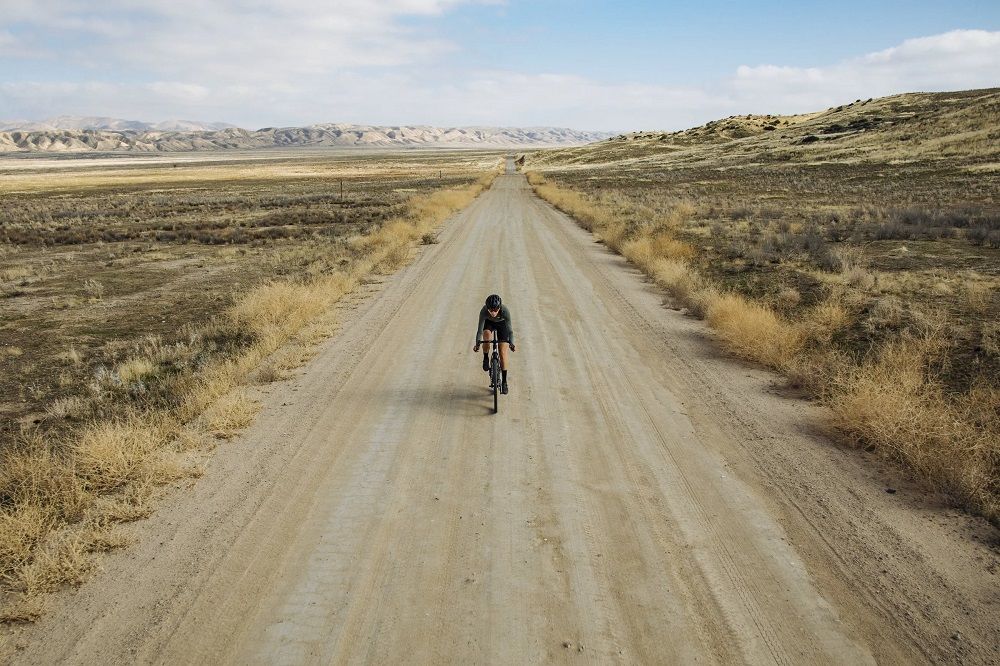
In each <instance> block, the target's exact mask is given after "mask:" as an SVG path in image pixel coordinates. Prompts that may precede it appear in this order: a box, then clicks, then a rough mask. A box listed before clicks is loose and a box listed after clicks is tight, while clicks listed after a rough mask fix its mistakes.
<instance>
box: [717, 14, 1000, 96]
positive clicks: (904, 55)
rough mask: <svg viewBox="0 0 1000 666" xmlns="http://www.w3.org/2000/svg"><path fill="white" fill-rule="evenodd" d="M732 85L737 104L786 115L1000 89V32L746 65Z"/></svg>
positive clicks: (947, 36)
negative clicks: (800, 61) (885, 99)
mask: <svg viewBox="0 0 1000 666" xmlns="http://www.w3.org/2000/svg"><path fill="white" fill-rule="evenodd" d="M730 84H731V87H732V92H733V94H734V100H735V101H737V102H740V103H746V104H752V105H754V109H753V110H755V111H757V110H762V109H763V108H764V107H763V106H762V105H765V104H769V105H771V107H770V108H772V109H777V110H779V111H785V112H789V111H807V110H810V109H811V108H819V107H823V106H827V105H831V104H837V103H841V102H843V101H848V100H853V99H857V98H868V97H880V96H883V95H891V94H896V93H902V92H915V91H941V90H962V89H966V88H986V87H992V86H996V85H1000V32H987V31H985V30H954V31H952V32H946V33H943V34H940V35H933V36H930V37H920V38H916V39H908V40H906V41H904V42H903V43H902V44H899V45H898V46H894V47H892V48H888V49H885V50H883V51H878V52H876V53H869V54H867V55H864V56H861V57H858V58H852V59H849V60H845V61H843V62H840V63H836V64H834V65H831V66H828V67H809V68H805V67H779V66H774V65H761V66H757V67H747V66H742V67H740V68H738V69H737V71H736V76H735V77H734V78H733V79H732V81H731V82H730ZM809 105H812V106H809ZM746 112H747V110H744V111H743V113H746Z"/></svg>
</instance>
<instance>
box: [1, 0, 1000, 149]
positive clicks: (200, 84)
mask: <svg viewBox="0 0 1000 666" xmlns="http://www.w3.org/2000/svg"><path fill="white" fill-rule="evenodd" d="M3 1H4V2H5V3H6V2H15V0H3ZM18 1H19V0H18ZM468 1H469V0H389V1H386V2H379V3H372V2H367V1H362V0H345V1H343V2H339V3H337V8H336V10H333V9H330V8H329V7H328V5H327V4H325V3H319V2H318V1H315V0H290V1H289V2H281V3H277V2H268V3H265V2H263V0H221V1H220V2H214V3H202V2H200V1H195V0H173V1H172V2H169V3H168V2H153V1H152V0H145V1H142V2H126V1H125V0H108V1H107V2H106V3H105V5H103V6H104V7H105V9H103V10H102V12H101V13H100V14H99V15H98V14H93V13H89V14H88V13H86V12H85V11H84V8H85V5H86V3H84V2H82V0H61V1H58V2H49V1H48V0H46V2H45V3H44V4H47V5H53V4H58V5H59V6H61V7H62V8H63V9H64V11H63V13H62V14H60V17H59V18H58V19H53V20H57V21H58V22H61V24H62V25H70V24H73V22H74V21H77V22H79V21H83V22H84V23H76V24H75V25H77V28H76V30H77V33H84V34H85V35H87V36H89V39H82V40H81V41H80V43H81V44H87V46H85V47H80V52H79V53H78V54H76V57H78V59H80V60H87V61H89V62H92V63H94V66H95V70H94V71H95V78H96V75H97V74H99V73H102V72H105V71H118V70H119V69H121V70H127V69H128V68H132V70H133V71H135V70H138V71H139V72H141V73H142V76H140V77H139V79H140V82H138V83H131V84H129V83H103V84H101V83H64V84H58V83H56V84H52V83H46V84H42V83H37V84H14V83H5V84H0V108H2V109H9V111H4V112H3V113H2V114H0V115H17V116H21V117H29V118H39V119H40V118H44V117H47V116H52V115H58V114H64V113H65V114H77V115H111V116H117V117H123V118H131V119H140V120H147V121H158V120H165V119H169V118H188V119H201V120H221V121H226V122H234V123H238V124H241V125H243V126H246V127H260V126H264V125H293V124H307V123H314V122H357V123H378V124H420V123H422V124H435V125H471V124H482V125H562V126H571V127H577V128H581V129H609V130H627V129H679V128H683V127H688V126H691V125H695V124H699V123H701V122H705V121H707V120H709V119H712V118H718V117H722V116H727V115H732V114H742V113H795V112H802V111H811V110H818V109H822V108H826V107H828V106H832V105H836V104H841V103H844V102H846V101H851V100H854V99H857V98H868V97H876V96H881V95H887V94H893V93H899V92H907V91H914V90H927V91H932V90H957V89H965V88H976V87H990V86H996V85H1000V32H987V31H982V30H965V31H953V32H948V33H944V34H941V35H934V36H930V37H921V38H917V39H910V40H906V41H904V42H902V43H901V44H898V45H896V46H894V47H892V48H888V49H885V50H883V51H879V52H876V53H870V54H865V55H861V56H859V57H856V58H851V59H848V60H844V61H842V62H839V63H834V64H831V65H828V66H821V67H796V66H788V65H776V64H764V65H759V66H741V67H739V68H737V69H736V70H735V72H734V75H733V76H732V77H730V78H727V79H725V80H721V81H715V82H710V83H706V84H704V85H701V86H683V87H682V86H674V85H669V84H663V83H648V82H647V83H643V82H618V81H612V82H608V81H599V80H595V79H592V78H587V77H584V76H575V75H567V74H561V73H558V72H553V73H543V74H528V73H522V72H513V71H504V70H496V71H482V70H471V69H468V68H465V67H463V66H462V64H461V62H460V60H461V54H460V53H455V52H454V49H455V46H454V45H452V44H450V43H448V42H447V41H443V40H441V39H437V38H434V37H431V36H426V35H421V34H416V33H415V32H414V31H413V30H412V29H411V28H408V27H406V25H405V22H404V21H403V19H404V18H405V17H408V16H433V15H436V14H440V13H442V12H444V11H447V10H448V9H450V8H453V7H455V6H457V5H458V4H460V3H462V2H468ZM25 4H26V3H25ZM88 21H89V23H88ZM108 22H111V23H110V24H109V23H108ZM19 25H20V26H22V27H23V26H24V25H25V24H24V20H23V19H21V20H19ZM81 26H82V27H81ZM87 26H89V27H87ZM5 30H7V29H5V28H4V27H3V26H2V25H0V63H2V62H3V57H4V56H3V45H4V44H5V42H4V41H3V36H4V35H8V36H15V37H16V36H17V33H16V32H15V33H11V32H10V31H6V32H5ZM109 33H110V34H112V35H113V36H112V37H108V36H107V35H108V34H109Z"/></svg>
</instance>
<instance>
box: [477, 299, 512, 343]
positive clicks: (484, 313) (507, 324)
mask: <svg viewBox="0 0 1000 666" xmlns="http://www.w3.org/2000/svg"><path fill="white" fill-rule="evenodd" d="M486 322H490V323H491V324H494V326H490V327H489V328H490V330H494V331H499V329H500V328H506V329H507V331H506V332H507V336H506V337H507V339H506V340H503V337H501V341H503V342H509V343H511V344H514V325H513V324H512V323H511V320H510V310H508V309H507V306H506V305H501V306H500V312H498V313H497V316H496V317H492V316H490V312H489V310H487V309H486V306H485V305H484V306H483V309H482V310H480V311H479V328H478V329H477V330H476V340H482V339H483V329H484V328H485V327H486Z"/></svg>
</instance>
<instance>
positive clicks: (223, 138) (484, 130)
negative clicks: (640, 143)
mask: <svg viewBox="0 0 1000 666" xmlns="http://www.w3.org/2000/svg"><path fill="white" fill-rule="evenodd" d="M612 136H614V133H611V132H581V131H577V130H571V129H565V128H559V127H524V128H516V127H444V128H442V127H427V126H392V127H384V126H376V125H347V124H330V123H328V124H320V125H310V126H308V127H280V128H277V127H265V128H263V129H259V130H246V129H242V128H240V127H236V126H234V125H229V124H227V123H205V122H200V121H191V120H168V121H165V122H161V123H145V122H141V121H137V120H120V119H117V118H84V117H77V116H59V117H57V118H50V119H48V120H44V121H41V122H29V121H0V152H88V151H97V152H107V151H131V152H145V153H149V152H172V151H194V150H230V149H241V148H244V149H245V148H272V147H282V148H291V147H296V146H314V147H318V146H341V147H343V146H355V147H358V146H368V147H395V146H398V147H405V146H410V147H417V146H423V147H475V146H480V147H497V148H500V147H529V146H579V145H583V144H587V143H592V142H594V141H601V140H604V139H607V138H609V137H612Z"/></svg>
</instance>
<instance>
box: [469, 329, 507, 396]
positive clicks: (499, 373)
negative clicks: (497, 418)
mask: <svg viewBox="0 0 1000 666" xmlns="http://www.w3.org/2000/svg"><path fill="white" fill-rule="evenodd" d="M494 335H495V334H494ZM476 344H479V345H491V346H492V351H491V352H490V388H491V389H493V413H494V414H496V413H498V412H499V411H500V383H501V381H502V379H501V378H502V377H503V370H502V369H501V366H500V340H497V339H495V338H494V339H492V340H476ZM508 344H509V343H508Z"/></svg>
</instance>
